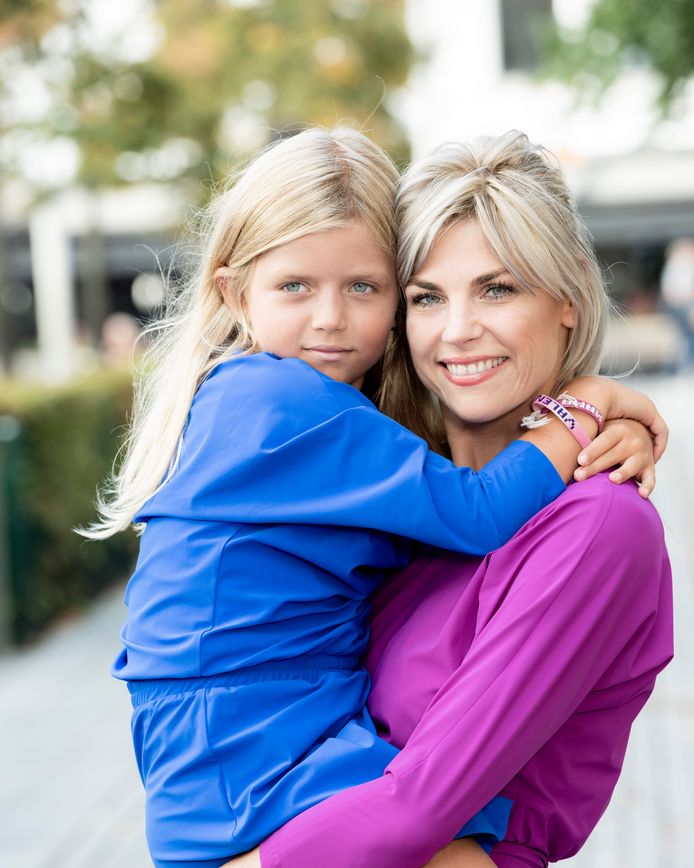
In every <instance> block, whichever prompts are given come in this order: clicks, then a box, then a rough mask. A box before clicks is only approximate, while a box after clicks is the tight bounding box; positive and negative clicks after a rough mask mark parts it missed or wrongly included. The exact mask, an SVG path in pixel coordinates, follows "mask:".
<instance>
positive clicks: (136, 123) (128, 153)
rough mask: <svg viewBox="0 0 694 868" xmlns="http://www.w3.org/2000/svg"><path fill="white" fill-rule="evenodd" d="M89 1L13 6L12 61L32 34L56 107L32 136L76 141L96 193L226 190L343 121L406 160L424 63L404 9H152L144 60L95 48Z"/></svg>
mask: <svg viewBox="0 0 694 868" xmlns="http://www.w3.org/2000/svg"><path fill="white" fill-rule="evenodd" d="M87 2H88V0H73V2H71V3H66V2H58V0H52V2H51V0H30V2H29V3H25V2H22V3H17V2H11V0H0V53H4V54H5V55H6V56H8V50H7V49H8V46H9V45H10V44H11V39H8V35H9V36H10V37H11V36H12V35H14V36H15V40H14V45H13V50H15V47H16V43H17V39H16V37H17V35H18V34H19V32H20V30H21V32H22V33H23V34H24V37H23V45H24V49H23V51H22V60H23V62H25V63H26V62H32V63H34V65H35V67H36V68H37V69H40V68H41V66H42V65H43V67H44V69H45V70H46V71H47V72H46V74H45V75H44V79H46V81H47V87H49V88H50V90H51V92H52V95H53V98H52V100H51V108H50V110H49V111H48V112H47V113H46V115H45V116H44V117H42V118H41V119H40V122H35V123H34V124H33V129H34V131H35V132H36V133H37V134H41V135H44V136H50V135H56V136H63V137H68V138H69V139H71V140H72V141H74V142H76V143H77V145H78V146H79V152H80V157H81V164H80V172H79V181H80V182H81V183H83V184H85V185H86V186H87V187H90V188H97V187H100V186H103V185H107V184H113V183H118V182H122V181H137V180H165V181H172V180H173V181H175V180H183V179H186V178H191V179H195V180H196V181H199V180H200V179H201V178H204V179H209V180H211V181H212V182H215V181H217V180H218V179H219V178H220V177H221V176H223V175H224V174H226V172H227V171H228V170H229V168H230V166H231V165H232V164H233V162H234V161H235V160H236V158H238V157H239V156H240V155H242V154H243V153H244V152H246V151H248V150H251V149H253V148H254V147H255V146H258V145H262V144H264V143H266V142H267V141H269V140H271V139H272V138H274V137H276V136H277V135H284V134H287V133H289V132H290V131H292V130H297V129H300V128H301V127H302V126H304V125H306V124H313V123H318V124H327V125H331V124H335V123H338V122H340V121H341V120H348V121H352V122H355V123H357V124H360V125H362V124H363V126H364V128H365V130H366V131H368V132H369V133H370V134H371V135H372V136H373V137H374V138H375V139H376V140H377V141H379V142H380V143H381V144H382V145H384V146H385V147H387V148H389V149H390V150H391V152H392V153H394V155H395V156H396V157H397V158H399V159H405V158H406V157H407V145H406V141H405V136H404V133H403V130H402V128H401V126H400V125H399V124H398V122H397V120H396V119H395V117H394V115H393V113H392V112H391V110H390V106H389V100H390V98H391V96H392V94H393V92H394V91H395V90H397V88H399V87H400V86H401V85H402V84H403V83H404V81H405V79H406V77H407V74H408V71H409V68H410V65H411V63H412V60H413V49H412V47H411V45H410V43H409V41H408V39H407V36H406V34H405V31H404V26H403V21H402V0H378V2H376V0H312V2H310V3H296V2H295V0H152V2H151V3H150V7H151V9H152V11H153V20H154V25H155V27H156V32H157V34H158V35H157V43H156V45H155V46H154V49H153V51H152V52H151V54H150V56H149V57H147V59H145V60H140V61H138V62H133V61H132V60H129V59H128V57H127V53H126V54H125V55H124V53H123V52H122V51H120V46H119V45H117V44H115V45H113V46H112V50H108V51H104V50H103V48H94V47H93V46H91V45H90V40H89V31H88V28H87V27H85V16H84V14H83V13H84V8H85V5H86V4H87ZM66 10H67V11H66ZM52 25H54V26H56V27H59V28H61V39H60V40H53V41H52V40H51V38H50V36H51V26H52ZM56 45H58V48H56ZM3 48H4V49H5V50H4V52H3ZM29 48H31V50H29ZM56 52H57V53H61V52H62V59H63V60H64V61H65V63H64V64H63V74H62V76H61V75H58V76H55V75H53V76H52V72H51V70H52V69H55V68H56V64H55V62H54V61H55V54H56ZM51 53H52V54H51ZM15 58H16V51H15ZM51 60H52V61H53V64H52V65H51V62H50V61H51ZM29 126H31V125H29ZM194 189H196V190H200V189H201V188H200V184H199V183H197V184H195V185H194Z"/></svg>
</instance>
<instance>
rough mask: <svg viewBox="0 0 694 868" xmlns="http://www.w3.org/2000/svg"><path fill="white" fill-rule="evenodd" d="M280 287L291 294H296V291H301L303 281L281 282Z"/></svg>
mask: <svg viewBox="0 0 694 868" xmlns="http://www.w3.org/2000/svg"><path fill="white" fill-rule="evenodd" d="M282 289H283V290H284V291H285V292H289V293H291V294H292V295H296V294H297V293H299V292H301V290H302V289H304V285H303V283H299V281H298V280H293V281H292V282H291V283H284V284H282Z"/></svg>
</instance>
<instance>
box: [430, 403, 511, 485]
mask: <svg viewBox="0 0 694 868" xmlns="http://www.w3.org/2000/svg"><path fill="white" fill-rule="evenodd" d="M527 413H528V408H527V407H519V408H516V409H515V410H513V411H512V412H510V413H507V414H506V415H505V416H502V417H501V418H499V419H492V420H491V421H490V422H479V423H473V424H470V423H468V422H464V421H463V420H462V419H459V418H458V417H457V416H453V415H452V414H450V412H448V411H447V410H446V408H445V407H444V408H443V417H444V424H445V427H446V435H447V437H448V444H449V446H450V450H451V458H452V460H453V463H454V464H457V465H458V466H459V467H462V466H465V467H472V469H473V470H479V469H480V468H482V467H484V465H485V464H487V462H489V461H491V460H492V458H494V457H495V456H497V455H498V454H499V453H500V452H502V451H503V450H504V449H505V448H506V447H507V446H508V445H509V444H510V443H512V442H513V441H514V440H517V439H518V437H519V436H520V434H522V432H523V429H522V428H521V427H520V422H521V419H522V418H523V416H525V415H526V414H527Z"/></svg>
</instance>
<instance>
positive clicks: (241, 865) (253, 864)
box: [222, 847, 260, 868]
mask: <svg viewBox="0 0 694 868" xmlns="http://www.w3.org/2000/svg"><path fill="white" fill-rule="evenodd" d="M222 868H260V847H256V848H255V850H249V851H248V853H242V854H241V855H240V856H235V857H234V858H233V859H230V860H229V861H228V862H225V863H224V864H223V865H222Z"/></svg>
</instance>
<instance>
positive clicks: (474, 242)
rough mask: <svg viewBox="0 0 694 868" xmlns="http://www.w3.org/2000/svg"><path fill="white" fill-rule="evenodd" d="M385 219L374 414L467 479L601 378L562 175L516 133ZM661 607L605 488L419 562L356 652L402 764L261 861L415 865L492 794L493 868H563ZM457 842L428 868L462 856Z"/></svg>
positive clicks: (628, 516)
mask: <svg viewBox="0 0 694 868" xmlns="http://www.w3.org/2000/svg"><path fill="white" fill-rule="evenodd" d="M398 210H399V223H400V251H399V277H400V281H401V285H402V286H403V287H404V288H405V295H406V306H407V339H408V342H409V348H410V353H411V359H410V358H409V357H408V356H407V354H406V353H405V352H404V351H403V353H402V354H401V359H402V363H401V364H400V366H399V369H396V371H395V373H394V375H393V376H392V377H391V378H390V380H389V382H388V383H387V384H386V385H387V388H386V394H385V402H384V403H385V409H386V410H390V412H392V413H393V414H394V415H395V416H396V417H397V418H399V419H400V421H403V422H404V423H405V424H407V425H409V426H410V427H412V428H414V429H415V430H418V431H419V432H420V433H422V434H423V435H425V436H427V438H428V439H429V440H430V442H431V443H433V444H436V443H438V444H439V445H440V447H441V448H447V449H449V450H450V454H451V456H452V458H453V460H454V461H455V463H458V464H463V463H465V464H469V465H471V466H472V467H473V468H474V467H479V466H481V465H482V464H484V463H485V462H486V461H488V460H489V459H490V458H491V457H492V456H493V455H494V454H496V453H498V452H499V451H500V450H501V449H503V448H504V447H505V446H506V445H507V444H508V443H509V442H510V440H511V439H513V437H514V436H516V435H517V431H518V427H519V425H521V424H523V422H524V421H526V424H527V419H528V417H529V416H530V414H531V403H532V401H533V399H534V397H535V396H536V395H537V394H538V393H547V394H550V395H557V394H559V392H560V391H561V389H562V386H563V384H564V383H566V382H567V381H568V379H570V378H571V377H573V376H576V375H580V374H584V373H591V372H593V371H594V370H595V368H596V367H597V364H598V360H599V356H600V350H601V343H602V338H603V334H604V327H605V316H606V309H607V305H606V301H605V295H604V291H603V286H602V282H601V278H600V271H599V267H598V265H597V262H596V260H595V257H594V255H593V253H592V251H591V248H590V245H589V242H588V240H587V237H586V234H585V231H584V229H583V227H582V225H581V223H580V220H579V218H578V217H577V215H576V212H575V210H574V207H573V205H572V203H571V199H570V195H569V193H568V190H567V188H566V184H565V181H564V179H563V177H562V174H561V172H560V171H559V169H558V168H556V166H554V165H553V164H552V163H551V162H550V161H549V160H548V159H547V157H546V155H545V154H544V152H543V151H542V150H541V149H539V148H536V147H534V146H533V145H531V144H530V143H529V142H528V140H527V138H526V137H525V136H523V135H521V134H514V133H512V134H507V135H505V136H501V137H499V138H485V139H479V140H476V141H475V142H472V143H470V144H468V145H457V144H453V145H448V146H444V147H442V148H440V149H439V150H437V151H435V152H434V153H433V154H432V155H430V156H429V157H427V158H425V159H423V160H421V161H419V162H417V163H415V164H413V166H412V167H411V168H410V169H409V170H408V171H407V172H406V174H405V176H404V178H403V181H402V184H401V186H400V190H399V196H398ZM417 378H418V379H417ZM428 395H432V396H434V400H433V401H429V402H428V404H426V403H425V404H422V403H421V402H422V401H426V400H427V397H428ZM413 397H414V398H415V400H414V401H413V400H412V398H413ZM422 406H424V407H425V409H424V411H422V412H416V413H415V412H414V411H415V410H416V409H417V408H419V407H422ZM439 408H440V411H439ZM536 421H537V416H535V417H533V418H532V419H531V421H530V424H534V423H536ZM586 451H588V452H589V450H586ZM609 466H610V460H609V455H608V456H607V458H606V461H605V462H604V467H605V468H607V467H609ZM612 476H613V477H614V474H612ZM671 605H672V604H671V587H670V571H669V564H668V560H667V554H666V551H665V546H664V541H663V532H662V526H661V523H660V520H659V518H658V516H657V513H656V512H655V510H654V508H653V507H652V505H651V504H650V503H648V502H645V501H644V500H642V499H641V498H639V497H638V494H637V491H636V489H635V488H634V487H633V486H632V485H631V484H630V483H627V484H626V485H624V486H614V485H611V484H610V483H609V482H608V481H607V477H606V476H605V475H599V476H597V477H595V478H594V479H592V480H589V481H588V482H585V483H584V484H582V485H572V486H569V487H568V489H567V490H566V492H565V493H564V494H562V495H560V497H559V498H558V499H557V500H556V501H555V502H554V503H553V504H551V505H550V506H548V507H546V508H545V509H544V510H543V511H542V512H541V513H539V514H538V515H537V516H536V517H535V518H533V519H531V521H530V522H528V524H526V525H525V527H524V528H522V529H521V531H519V532H518V534H516V536H515V537H514V538H513V539H512V540H511V541H510V542H509V543H507V544H506V545H505V546H502V547H501V548H500V549H498V550H497V551H496V552H494V553H492V554H491V555H489V556H487V557H485V558H476V557H460V556H453V555H444V554H442V553H439V552H432V551H429V552H426V553H424V554H423V556H422V557H421V558H420V559H419V560H418V561H416V562H415V563H413V564H412V565H411V566H410V567H408V568H407V569H406V570H405V571H404V572H403V573H401V574H400V575H398V576H396V577H395V578H394V579H393V581H392V582H391V583H390V584H389V585H388V586H387V587H386V588H385V589H383V590H382V591H381V592H380V593H379V594H378V596H377V599H376V601H375V607H374V615H373V625H372V641H371V647H370V652H369V656H368V666H369V668H370V671H371V672H372V675H373V690H372V694H371V697H370V701H369V706H370V710H371V712H372V714H373V716H374V717H375V718H376V719H377V721H378V722H379V724H380V727H381V730H382V734H383V735H384V736H385V737H387V738H389V739H390V740H391V741H392V743H393V744H395V745H396V746H397V747H402V748H403V750H401V752H400V754H399V755H398V756H397V757H396V758H395V759H394V760H393V761H392V762H391V764H390V765H389V766H388V768H387V769H386V772H385V774H384V776H383V777H381V778H379V779H377V780H375V781H372V782H369V783H367V784H363V785H360V786H358V787H354V788H352V789H350V790H346V791H344V792H343V793H340V794H338V795H336V796H333V797H332V798H330V799H328V800H326V801H325V802H323V803H321V804H319V805H317V806H315V807H314V808H312V809H310V810H309V811H306V812H305V813H303V814H301V815H300V816H299V817H296V818H295V819H294V820H292V821H291V822H290V823H288V824H287V825H286V826H285V827H284V828H283V829H281V830H280V831H279V832H277V833H275V834H274V835H273V836H271V837H270V838H269V839H268V840H267V841H266V842H264V844H262V845H261V848H260V854H261V861H262V865H263V868H267V866H283V868H293V866H299V865H301V866H303V868H311V866H319V865H321V866H322V865H330V866H333V868H340V866H345V868H347V866H357V865H374V866H377V865H378V866H393V868H395V866H397V868H407V866H418V865H422V864H424V863H426V862H427V860H429V859H430V858H431V857H432V856H433V855H434V853H436V852H437V851H438V850H440V849H441V848H442V847H444V846H445V845H446V842H448V841H451V839H453V837H454V836H455V834H456V831H457V830H458V829H460V827H461V826H462V825H463V823H464V822H465V821H466V819H467V818H468V817H469V816H471V815H472V813H474V812H475V811H476V810H478V809H479V807H480V806H481V805H483V804H484V803H485V802H486V801H488V799H489V798H491V797H492V796H493V795H495V794H497V793H501V794H502V795H504V796H507V797H508V798H509V799H510V800H512V805H511V812H510V821H509V827H508V831H507V835H506V840H505V841H504V842H502V843H501V844H500V845H498V846H497V847H496V848H495V849H494V850H493V852H492V860H493V862H492V861H488V863H487V864H496V865H498V866H503V868H512V866H518V868H519V866H528V865H538V866H540V865H546V864H547V862H548V860H549V861H554V860H556V859H560V858H566V857H567V856H570V855H572V854H573V853H575V852H576V851H577V850H578V849H579V848H580V846H581V845H582V843H583V842H584V841H585V839H586V838H587V836H588V834H589V833H590V831H591V830H592V828H593V827H594V825H595V824H596V822H597V821H598V819H599V817H600V815H601V814H602V812H603V810H604V808H605V807H606V805H607V802H608V801H609V798H610V796H611V793H612V790H613V788H614V785H615V783H616V780H617V777H618V775H619V772H620V769H621V765H622V761H623V757H624V751H625V749H626V742H627V738H628V734H629V729H630V726H631V723H632V722H633V720H634V718H635V716H636V715H637V713H638V712H639V710H640V709H641V707H642V706H643V704H644V702H645V701H646V699H647V697H648V695H649V694H650V692H651V690H652V688H653V684H654V681H655V677H656V674H657V673H658V672H659V671H660V670H661V669H662V668H663V667H664V666H665V665H666V664H667V662H668V661H669V660H670V658H671V656H672V612H671ZM462 846H463V845H461V850H460V851H459V852H458V851H457V848H458V844H457V843H456V842H454V843H453V844H451V845H450V846H449V847H448V848H447V849H446V851H445V852H446V854H447V856H446V857H438V858H448V859H449V860H451V861H450V862H449V863H448V864H451V865H453V864H459V865H466V864H473V863H472V862H468V861H466V859H467V857H466V856H463V855H462V854H463V849H462ZM464 846H465V847H470V846H471V845H470V843H469V842H466V844H465V845H464ZM458 857H460V858H458ZM249 858H250V857H249ZM472 858H474V859H475V860H476V861H475V863H474V864H482V862H481V861H480V859H481V860H484V859H486V857H484V856H482V855H480V854H479V853H478V854H476V855H475V856H474V857H472ZM249 864H250V863H249ZM256 864H257V862H256ZM437 864H444V862H440V863H439V862H438V861H437Z"/></svg>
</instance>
